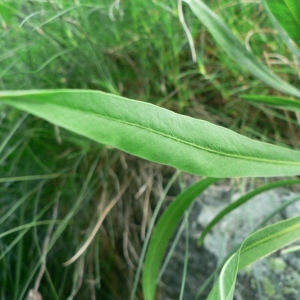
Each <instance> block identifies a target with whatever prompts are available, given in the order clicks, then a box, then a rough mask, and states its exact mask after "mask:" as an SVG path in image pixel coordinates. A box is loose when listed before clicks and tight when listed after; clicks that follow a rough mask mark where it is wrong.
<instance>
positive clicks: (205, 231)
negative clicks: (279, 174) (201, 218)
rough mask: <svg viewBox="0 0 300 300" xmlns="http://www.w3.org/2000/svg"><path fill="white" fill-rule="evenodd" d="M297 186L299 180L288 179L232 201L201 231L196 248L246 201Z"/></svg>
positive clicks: (262, 187) (257, 189)
mask: <svg viewBox="0 0 300 300" xmlns="http://www.w3.org/2000/svg"><path fill="white" fill-rule="evenodd" d="M297 183H298V184H299V183H300V179H288V180H282V181H278V182H272V183H269V184H266V185H263V186H261V187H259V188H256V189H255V190H253V191H251V192H249V193H247V194H246V195H244V196H242V197H240V198H239V199H238V200H236V201H234V202H233V203H230V204H229V205H227V206H226V207H225V208H224V209H223V210H222V211H220V212H219V213H218V214H217V215H216V216H215V217H214V218H213V219H212V220H211V221H210V222H209V223H208V225H207V226H206V227H205V228H204V229H203V231H202V233H201V236H200V238H199V239H198V242H197V243H198V246H201V245H202V243H203V241H204V239H205V237H206V235H207V234H208V233H209V231H210V230H211V229H212V228H213V227H214V226H215V225H216V224H217V223H218V222H219V221H220V220H221V219H223V218H224V217H225V216H226V215H227V214H229V213H230V212H232V211H233V210H235V209H236V208H238V207H240V206H241V205H243V204H245V203H246V202H247V201H248V200H250V199H252V198H253V197H255V196H257V195H258V194H261V193H263V192H266V191H269V190H272V189H275V188H278V187H282V186H287V185H292V184H297Z"/></svg>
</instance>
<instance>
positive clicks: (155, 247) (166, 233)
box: [143, 178, 218, 300]
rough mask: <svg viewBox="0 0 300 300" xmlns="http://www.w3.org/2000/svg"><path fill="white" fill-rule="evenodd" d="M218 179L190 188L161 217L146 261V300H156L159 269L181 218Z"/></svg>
mask: <svg viewBox="0 0 300 300" xmlns="http://www.w3.org/2000/svg"><path fill="white" fill-rule="evenodd" d="M216 181H218V179H212V178H207V179H204V180H202V181H200V182H197V183H195V184H194V185H192V186H190V187H189V188H188V189H186V190H185V191H184V192H182V193H181V194H180V195H179V196H178V197H176V199H175V200H174V201H173V202H172V204H170V206H169V207H168V208H167V209H166V210H165V212H164V213H163V215H162V216H161V218H160V220H159V222H158V224H157V226H156V229H155V231H154V233H153V236H152V239H151V242H150V245H149V248H148V251H147V256H146V260H145V267H144V275H143V290H144V297H145V300H154V299H155V291H156V280H157V277H158V273H159V269H160V266H161V263H162V260H163V257H164V254H165V251H166V249H167V246H168V243H169V240H170V239H171V237H172V235H173V233H174V231H175V229H176V227H177V225H178V223H179V221H180V219H181V217H182V216H183V214H184V212H185V211H186V209H188V207H189V206H190V205H191V203H192V202H193V201H194V199H195V198H196V197H197V196H198V195H199V194H200V193H202V192H203V191H204V190H205V189H206V188H207V187H208V186H209V185H211V184H213V183H215V182H216Z"/></svg>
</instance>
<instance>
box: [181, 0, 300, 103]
mask: <svg viewBox="0 0 300 300" xmlns="http://www.w3.org/2000/svg"><path fill="white" fill-rule="evenodd" d="M184 1H185V2H186V3H187V4H188V5H189V6H190V8H191V9H192V11H193V12H194V14H195V15H196V16H197V17H198V18H199V19H200V21H201V22H202V23H203V24H204V25H205V26H206V28H207V30H208V31H209V32H210V33H211V35H212V36H213V37H214V39H215V41H216V42H217V43H218V44H219V46H220V47H221V48H222V49H223V50H224V52H226V53H227V55H228V56H229V57H230V58H231V59H233V60H234V61H236V62H237V63H238V64H239V65H240V66H243V67H245V68H246V69H248V71H249V72H250V73H252V74H253V75H254V76H255V77H257V78H258V79H260V80H262V81H263V82H265V83H266V84H268V85H269V86H271V87H273V88H275V89H277V90H279V91H282V92H284V93H286V94H289V95H293V96H296V97H299V98H300V90H299V89H297V88H296V87H294V86H292V85H290V84H289V83H287V82H285V81H283V80H282V79H280V78H279V77H277V76H276V75H275V74H273V73H272V72H271V71H270V70H269V69H268V68H267V67H266V66H264V65H263V64H262V63H261V62H259V61H258V60H257V59H256V57H255V56H254V55H253V54H252V53H250V52H248V51H247V49H246V48H245V47H244V46H243V45H242V44H241V42H240V41H239V40H238V38H237V37H236V36H235V35H234V34H233V33H232V32H231V30H230V29H229V27H228V26H227V25H226V24H225V23H224V22H223V21H222V20H221V19H220V18H219V16H218V15H217V14H215V13H214V12H213V11H212V10H211V9H210V8H209V7H207V6H206V5H205V4H204V3H203V2H202V1H200V0H184Z"/></svg>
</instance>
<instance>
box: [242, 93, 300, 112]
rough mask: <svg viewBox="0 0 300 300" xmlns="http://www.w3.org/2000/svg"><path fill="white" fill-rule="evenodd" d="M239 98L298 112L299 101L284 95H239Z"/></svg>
mask: <svg viewBox="0 0 300 300" xmlns="http://www.w3.org/2000/svg"><path fill="white" fill-rule="evenodd" d="M240 97H241V98H243V99H245V100H249V101H252V102H258V103H263V104H268V105H271V106H274V107H276V108H282V109H285V110H290V111H294V112H300V101H299V100H292V99H289V98H284V97H274V96H259V95H241V96H240Z"/></svg>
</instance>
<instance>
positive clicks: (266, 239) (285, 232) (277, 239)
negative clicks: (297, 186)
mask: <svg viewBox="0 0 300 300" xmlns="http://www.w3.org/2000/svg"><path fill="white" fill-rule="evenodd" d="M299 230H300V217H299V216H298V217H294V218H290V219H287V220H284V221H281V222H277V223H275V224H273V225H270V226H268V227H265V228H263V229H260V230H258V231H256V232H254V233H253V234H251V235H250V236H249V237H248V238H246V239H245V241H244V242H243V244H242V245H241V246H240V247H239V249H238V250H237V251H236V252H235V253H234V254H233V255H232V256H231V257H230V258H229V259H228V260H227V262H226V263H225V264H224V267H223V269H222V272H221V274H220V277H219V278H218V281H217V282H216V283H215V285H214V287H213V289H212V291H211V292H210V294H209V296H208V300H215V299H220V300H223V299H226V300H232V299H233V292H232V291H233V289H234V285H235V281H236V276H237V273H238V271H239V270H241V269H243V268H244V267H246V266H247V265H249V264H251V263H253V262H255V261H257V260H259V259H261V258H263V257H265V256H267V255H269V254H271V253H273V252H275V251H276V250H278V249H280V248H282V247H284V246H286V245H288V244H291V243H292V242H294V241H296V240H298V239H299ZM224 274H225V275H224ZM224 291H225V292H224Z"/></svg>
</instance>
